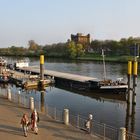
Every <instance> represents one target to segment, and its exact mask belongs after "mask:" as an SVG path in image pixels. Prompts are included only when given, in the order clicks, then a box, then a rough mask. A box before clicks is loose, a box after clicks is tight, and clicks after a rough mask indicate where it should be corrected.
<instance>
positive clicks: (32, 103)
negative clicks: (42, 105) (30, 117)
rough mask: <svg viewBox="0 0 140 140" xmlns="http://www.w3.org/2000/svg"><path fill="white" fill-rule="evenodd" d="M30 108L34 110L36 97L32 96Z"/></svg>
mask: <svg viewBox="0 0 140 140" xmlns="http://www.w3.org/2000/svg"><path fill="white" fill-rule="evenodd" d="M30 109H31V110H34V98H33V97H30Z"/></svg>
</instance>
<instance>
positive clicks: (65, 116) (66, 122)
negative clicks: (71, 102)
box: [64, 109, 69, 125]
mask: <svg viewBox="0 0 140 140" xmlns="http://www.w3.org/2000/svg"><path fill="white" fill-rule="evenodd" d="M64 124H65V125H69V110H68V109H64Z"/></svg>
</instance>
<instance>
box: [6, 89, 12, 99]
mask: <svg viewBox="0 0 140 140" xmlns="http://www.w3.org/2000/svg"><path fill="white" fill-rule="evenodd" d="M7 98H8V100H9V101H11V99H12V97H11V89H10V88H8V89H7Z"/></svg>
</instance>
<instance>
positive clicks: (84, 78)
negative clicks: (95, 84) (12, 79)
mask: <svg viewBox="0 0 140 140" xmlns="http://www.w3.org/2000/svg"><path fill="white" fill-rule="evenodd" d="M19 70H22V71H27V72H33V73H38V74H39V73H40V69H39V67H35V66H30V67H25V68H20V69H19ZM44 74H45V75H48V76H52V77H58V78H64V79H69V80H73V81H79V82H87V81H99V79H97V78H94V77H88V76H82V75H76V74H70V73H64V72H58V71H52V70H44Z"/></svg>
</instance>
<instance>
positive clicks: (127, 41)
mask: <svg viewBox="0 0 140 140" xmlns="http://www.w3.org/2000/svg"><path fill="white" fill-rule="evenodd" d="M135 43H138V44H139V43H140V38H138V37H137V38H133V37H129V38H122V39H120V40H119V41H115V40H93V41H91V43H90V46H88V51H87V48H86V47H87V46H83V45H82V44H76V43H75V42H72V41H68V42H65V43H57V44H51V45H39V44H37V43H36V42H35V41H34V40H30V41H29V42H28V47H27V48H25V47H17V46H11V47H8V48H0V55H5V56H39V55H40V54H44V55H45V56H48V57H61V58H70V59H71V58H74V59H76V58H78V57H81V56H83V57H84V55H86V54H88V53H93V54H99V55H101V50H102V49H104V51H105V54H106V55H108V56H121V55H131V54H130V53H131V51H130V48H131V46H133V45H134V44H135Z"/></svg>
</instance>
